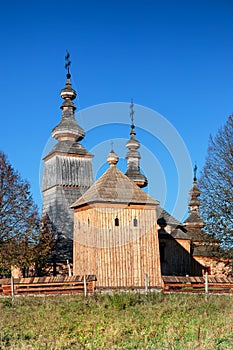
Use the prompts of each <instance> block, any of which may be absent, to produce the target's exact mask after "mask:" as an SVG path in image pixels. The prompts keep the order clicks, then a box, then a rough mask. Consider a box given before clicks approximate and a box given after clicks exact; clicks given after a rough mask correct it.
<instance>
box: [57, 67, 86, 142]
mask: <svg viewBox="0 0 233 350" xmlns="http://www.w3.org/2000/svg"><path fill="white" fill-rule="evenodd" d="M66 78H67V80H66V85H65V87H64V89H62V90H61V93H60V95H61V97H62V98H63V99H64V102H63V103H62V105H61V110H62V119H61V121H60V123H59V124H58V125H57V126H56V127H55V128H54V129H53V130H52V137H53V138H55V139H56V140H58V142H60V141H72V142H75V141H81V140H82V139H83V138H84V136H85V131H84V130H83V128H81V127H80V126H79V125H78V124H77V122H76V119H75V115H74V111H75V110H76V106H75V104H74V102H73V100H74V99H75V98H76V96H77V94H76V91H75V90H74V89H73V88H72V86H71V82H70V78H71V74H70V72H69V70H68V73H67V75H66Z"/></svg>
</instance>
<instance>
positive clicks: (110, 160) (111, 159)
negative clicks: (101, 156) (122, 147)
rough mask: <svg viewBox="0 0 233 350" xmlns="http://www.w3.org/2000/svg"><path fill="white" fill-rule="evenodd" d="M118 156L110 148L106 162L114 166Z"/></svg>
mask: <svg viewBox="0 0 233 350" xmlns="http://www.w3.org/2000/svg"><path fill="white" fill-rule="evenodd" d="M118 160H119V157H118V155H117V154H116V153H115V152H114V151H113V148H112V150H111V151H110V153H109V154H108V157H107V162H108V164H109V165H110V166H114V165H116V164H117V163H118Z"/></svg>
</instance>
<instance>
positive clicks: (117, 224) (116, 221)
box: [115, 216, 119, 226]
mask: <svg viewBox="0 0 233 350" xmlns="http://www.w3.org/2000/svg"><path fill="white" fill-rule="evenodd" d="M115 226H119V219H118V217H117V216H116V218H115Z"/></svg>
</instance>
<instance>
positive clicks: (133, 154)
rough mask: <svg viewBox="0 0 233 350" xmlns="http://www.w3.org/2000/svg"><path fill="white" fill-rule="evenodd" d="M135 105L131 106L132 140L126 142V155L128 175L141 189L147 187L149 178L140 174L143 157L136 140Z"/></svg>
mask: <svg viewBox="0 0 233 350" xmlns="http://www.w3.org/2000/svg"><path fill="white" fill-rule="evenodd" d="M133 107H134V104H133V101H132V102H131V105H130V110H131V111H130V117H131V131H130V135H131V136H130V139H129V140H128V141H127V142H126V147H127V148H128V152H127V154H126V159H127V171H126V173H125V175H127V176H128V177H129V178H130V179H131V180H132V181H134V182H135V183H136V184H137V185H138V186H139V187H145V186H146V185H147V183H148V182H147V178H146V177H145V176H144V175H143V174H141V172H140V159H141V155H140V153H139V152H138V148H139V147H140V142H139V141H138V140H137V139H136V132H135V125H134V109H133Z"/></svg>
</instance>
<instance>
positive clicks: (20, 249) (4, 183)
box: [0, 152, 39, 274]
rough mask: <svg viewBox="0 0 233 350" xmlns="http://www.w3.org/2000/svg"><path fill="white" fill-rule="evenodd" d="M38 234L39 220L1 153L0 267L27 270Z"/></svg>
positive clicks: (23, 183) (26, 191) (25, 184)
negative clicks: (16, 267) (15, 267)
mask: <svg viewBox="0 0 233 350" xmlns="http://www.w3.org/2000/svg"><path fill="white" fill-rule="evenodd" d="M38 232H39V217H38V212H37V208H36V206H35V204H34V203H33V200H32V196H31V193H30V186H29V184H28V182H27V181H26V180H23V179H22V178H21V177H20V175H19V174H18V172H17V171H15V170H14V169H13V167H12V166H11V164H10V163H9V161H8V160H7V158H6V155H5V154H4V153H3V152H0V268H1V269H3V270H4V272H5V273H7V272H8V274H9V271H10V269H11V266H20V267H21V268H22V269H26V268H28V267H29V266H30V265H31V264H32V262H33V248H34V245H35V242H36V240H37V237H38Z"/></svg>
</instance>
